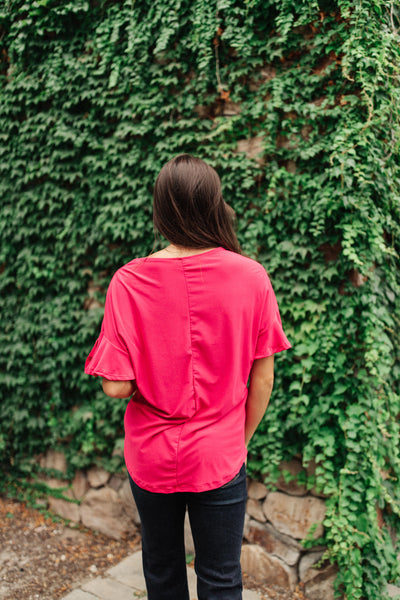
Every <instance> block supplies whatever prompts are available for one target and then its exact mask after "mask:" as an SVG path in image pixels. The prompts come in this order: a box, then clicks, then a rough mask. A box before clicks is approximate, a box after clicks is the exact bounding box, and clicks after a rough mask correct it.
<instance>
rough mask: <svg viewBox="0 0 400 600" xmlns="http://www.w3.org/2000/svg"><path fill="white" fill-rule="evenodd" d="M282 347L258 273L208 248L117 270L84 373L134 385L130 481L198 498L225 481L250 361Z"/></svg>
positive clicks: (235, 454) (233, 466)
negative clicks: (100, 326)
mask: <svg viewBox="0 0 400 600" xmlns="http://www.w3.org/2000/svg"><path fill="white" fill-rule="evenodd" d="M287 348H290V343H289V342H288V340H287V338H286V336H285V334H284V332H283V329H282V325H281V319H280V316H279V310H278V305H277V302H276V298H275V295H274V292H273V289H272V286H271V283H270V281H269V278H268V276H267V273H266V272H265V270H264V268H263V267H262V266H261V265H260V264H259V263H257V262H256V261H254V260H251V259H250V258H247V257H244V256H241V255H239V254H236V253H234V252H230V251H228V250H225V249H224V248H214V249H212V250H209V251H207V252H204V253H202V254H197V255H194V256H187V257H183V258H158V257H155V256H149V257H147V258H138V259H135V260H133V261H132V262H130V263H128V264H127V265H125V266H124V267H122V268H121V269H119V270H118V271H117V272H116V273H115V275H114V277H113V278H112V280H111V283H110V286H109V288H108V291H107V298H106V305H105V313H104V320H103V324H102V328H101V333H100V336H99V338H98V340H97V342H96V344H95V345H94V347H93V349H92V351H91V353H90V354H89V356H88V358H87V360H86V365H85V371H86V373H88V374H89V375H99V376H102V377H106V378H107V379H110V380H115V381H121V380H122V381H124V380H133V379H135V380H136V384H137V388H138V390H137V392H136V393H135V395H134V396H133V397H132V398H131V400H130V401H129V403H128V406H127V409H126V413H125V461H126V465H127V468H128V471H129V473H130V474H131V477H132V478H133V479H134V481H135V482H136V483H137V484H138V485H139V486H140V487H142V488H144V489H146V490H149V491H152V492H162V493H170V492H178V491H191V492H201V491H205V490H210V489H214V488H217V487H219V486H221V485H223V484H225V483H227V482H228V481H229V480H230V479H232V478H233V477H234V476H235V475H236V474H237V473H238V471H239V470H240V467H241V465H242V464H243V462H244V460H245V457H246V447H245V443H244V424H245V404H246V398H247V382H248V378H249V374H250V369H251V366H252V364H253V361H254V359H256V358H261V357H265V356H270V355H271V354H274V353H276V352H280V351H281V350H286V349H287Z"/></svg>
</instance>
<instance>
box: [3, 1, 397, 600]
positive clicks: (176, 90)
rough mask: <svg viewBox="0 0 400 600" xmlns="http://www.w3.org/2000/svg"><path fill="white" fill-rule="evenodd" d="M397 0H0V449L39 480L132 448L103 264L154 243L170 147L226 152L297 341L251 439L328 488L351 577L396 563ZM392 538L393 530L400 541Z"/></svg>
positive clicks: (333, 552) (375, 574)
mask: <svg viewBox="0 0 400 600" xmlns="http://www.w3.org/2000/svg"><path fill="white" fill-rule="evenodd" d="M399 16H400V10H399V5H398V3H397V2H394V1H390V0H337V1H334V0H320V1H319V2H317V1H316V0H309V1H307V0H297V1H296V2H292V1H289V0H152V2H148V1H147V0H137V1H136V2H134V1H133V0H132V1H123V0H115V1H112V0H108V1H107V0H91V1H85V0H71V1H69V2H68V1H66V2H61V1H58V0H27V1H12V0H9V1H4V0H3V1H1V2H0V61H1V62H0V81H1V84H0V140H1V146H0V197H1V201H0V236H1V248H0V273H1V278H0V290H1V300H0V302H1V305H0V306H1V315H2V327H1V330H0V382H1V387H0V400H1V403H0V415H1V417H0V419H1V420H0V450H1V462H2V478H3V480H4V481H9V479H10V477H11V478H19V479H20V480H21V478H22V479H24V478H25V479H27V478H29V477H32V475H34V473H35V472H36V471H37V469H38V466H37V460H36V459H35V458H34V457H35V456H36V455H37V454H38V453H40V452H43V451H44V450H45V449H46V448H47V447H54V448H60V449H62V450H63V451H64V452H65V453H66V455H67V458H68V464H69V475H70V476H72V475H73V472H74V470H75V469H77V468H82V467H86V466H89V465H92V464H93V463H99V462H101V464H103V465H105V466H106V467H107V468H108V469H111V470H117V469H120V468H121V444H122V436H123V432H122V429H121V425H122V418H123V412H124V409H125V403H124V402H123V401H117V400H113V401H111V400H110V399H108V398H106V397H105V396H104V394H103V393H102V392H101V390H100V386H99V383H98V381H96V380H94V379H93V378H90V377H87V376H85V375H84V373H83V361H84V359H85V357H86V355H87V354H88V352H89V350H90V348H91V346H92V344H93V342H94V340H95V338H96V336H97V334H98V331H99V326H100V322H101V317H102V303H103V301H104V295H105V290H106V288H107V284H108V282H109V280H110V278H111V276H112V274H113V272H114V271H115V270H116V269H117V268H118V267H120V266H121V265H122V264H124V263H125V262H127V261H128V260H130V259H131V258H132V257H134V256H140V255H146V254H148V253H149V252H150V251H151V249H152V247H153V243H154V236H153V230H152V221H151V196H152V188H153V184H154V180H155V177H156V175H157V173H158V171H159V169H160V168H161V166H162V165H163V164H164V163H165V162H166V161H167V160H168V159H170V158H171V157H172V156H174V155H175V154H177V153H181V152H191V153H193V154H195V155H197V156H200V157H203V158H205V159H206V160H207V161H208V162H209V163H211V164H212V165H213V166H215V167H216V169H217V170H218V172H219V174H220V176H221V178H222V183H223V191H224V197H225V199H226V200H227V202H228V203H230V204H231V205H232V206H233V207H234V209H235V210H236V212H237V215H238V221H239V230H238V235H239V239H240V242H241V244H242V247H243V249H244V251H245V252H246V253H248V254H249V255H251V256H253V257H255V258H257V259H258V260H259V261H261V262H262V263H263V264H264V265H265V266H266V268H267V270H268V272H269V273H270V276H271V279H272V282H273V285H274V288H275V291H276V294H277V297H278V301H279V305H280V309H281V315H282V319H283V322H284V325H285V330H286V332H287V334H288V337H289V338H290V340H291V342H292V345H293V350H292V351H291V352H288V353H284V354H283V355H282V356H278V358H277V361H276V362H277V364H276V386H275V390H274V394H273V399H272V402H271V405H270V407H269V409H268V412H267V415H266V417H265V419H264V421H263V423H262V426H261V427H260V429H259V431H258V432H257V434H256V435H255V437H254V440H253V442H252V446H251V457H250V461H249V469H250V472H251V473H252V474H253V475H255V476H258V477H260V478H263V479H265V480H266V481H267V482H269V483H273V482H274V481H275V480H276V477H277V472H278V466H279V464H280V463H281V461H282V460H284V459H285V460H287V459H289V458H291V457H292V456H294V455H299V456H301V457H302V460H303V464H304V465H305V466H307V465H313V464H314V465H316V466H315V476H312V477H310V478H309V479H308V485H309V487H310V488H311V487H312V486H313V485H314V484H316V485H317V487H318V488H319V489H320V490H322V491H323V492H325V493H326V494H327V495H328V496H329V499H328V511H327V517H326V520H325V531H326V533H325V538H324V540H322V541H323V543H325V544H326V545H327V546H328V549H329V551H328V558H329V559H330V560H331V561H332V562H336V563H337V564H338V565H339V575H338V578H337V582H336V585H337V590H338V593H341V594H342V595H344V597H345V598H348V599H351V600H353V599H356V598H365V599H368V600H374V599H379V600H381V599H382V598H384V597H385V584H386V582H387V581H392V582H395V581H396V579H397V578H398V577H399V575H400V573H399V566H398V564H397V561H396V553H397V552H398V551H399V548H398V545H397V541H396V539H397V538H396V532H397V533H399V529H400V528H399V520H398V518H399V516H400V501H399V498H400V484H399V475H400V457H399V415H400V395H399V379H400V361H399V331H400V328H399V324H400V308H399V302H398V295H399V288H400V276H399V268H398V260H399V229H400V194H399V190H400V186H399V181H400V167H399V164H400V161H399V131H400V118H399V111H400V108H399V107H400V92H399V89H400V86H399V65H400V45H399V31H400V29H399V28H400V22H399ZM396 546H397V547H396Z"/></svg>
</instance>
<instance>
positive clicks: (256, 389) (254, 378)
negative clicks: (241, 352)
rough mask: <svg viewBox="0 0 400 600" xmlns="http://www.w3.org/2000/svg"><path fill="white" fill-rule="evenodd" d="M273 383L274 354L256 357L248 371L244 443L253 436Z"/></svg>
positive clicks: (267, 401)
mask: <svg viewBox="0 0 400 600" xmlns="http://www.w3.org/2000/svg"><path fill="white" fill-rule="evenodd" d="M273 385H274V355H272V356H267V357H266V358H257V359H256V360H255V361H254V363H253V367H252V369H251V372H250V386H249V393H248V396H247V402H246V423H245V443H246V446H247V444H248V443H249V441H250V440H251V438H252V437H253V434H254V432H255V430H256V429H257V427H258V424H259V423H260V421H261V419H262V418H263V416H264V413H265V411H266V410H267V406H268V403H269V399H270V397H271V392H272V388H273Z"/></svg>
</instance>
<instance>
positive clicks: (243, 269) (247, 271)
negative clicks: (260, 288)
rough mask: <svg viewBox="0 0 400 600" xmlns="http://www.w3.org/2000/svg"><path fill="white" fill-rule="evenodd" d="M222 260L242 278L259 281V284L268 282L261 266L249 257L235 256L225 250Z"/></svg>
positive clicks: (233, 253)
mask: <svg viewBox="0 0 400 600" xmlns="http://www.w3.org/2000/svg"><path fill="white" fill-rule="evenodd" d="M223 256H224V260H225V261H226V263H227V264H229V265H230V266H231V267H232V268H233V269H234V270H235V272H236V273H240V274H241V275H242V276H243V277H244V278H249V279H252V280H254V281H259V282H260V283H261V284H263V283H264V284H265V283H266V282H269V277H268V274H267V271H266V270H265V268H264V267H263V265H262V264H261V263H259V262H257V261H256V260H254V259H253V258H250V257H249V256H244V255H243V254H237V253H236V252H230V251H229V250H227V251H226V252H224V255H223Z"/></svg>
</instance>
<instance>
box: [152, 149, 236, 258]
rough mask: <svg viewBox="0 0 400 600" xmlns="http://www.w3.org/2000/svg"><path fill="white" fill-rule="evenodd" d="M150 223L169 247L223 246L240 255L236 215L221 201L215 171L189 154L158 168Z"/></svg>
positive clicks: (218, 181) (218, 182) (219, 187)
mask: <svg viewBox="0 0 400 600" xmlns="http://www.w3.org/2000/svg"><path fill="white" fill-rule="evenodd" d="M153 222H154V228H155V230H156V231H159V232H160V233H161V235H163V236H164V237H165V238H166V239H167V240H168V241H169V242H171V243H172V244H176V245H178V246H185V247H188V248H208V247H210V246H222V247H223V248H226V249H227V250H232V252H237V253H238V254H241V249H240V245H239V242H238V239H237V237H236V233H235V212H234V210H233V209H232V208H231V207H230V206H228V205H227V204H226V202H225V201H224V199H223V198H222V192H221V182H220V179H219V177H218V175H217V173H216V171H215V170H214V169H213V168H212V167H210V166H209V165H207V164H206V163H205V162H204V161H203V160H201V159H200V158H196V157H194V156H191V155H190V154H180V155H179V156H176V157H175V158H173V159H171V160H170V161H168V162H167V163H166V164H165V165H164V166H163V168H162V169H161V171H160V173H159V175H158V177H157V180H156V183H155V187H154V196H153Z"/></svg>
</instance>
